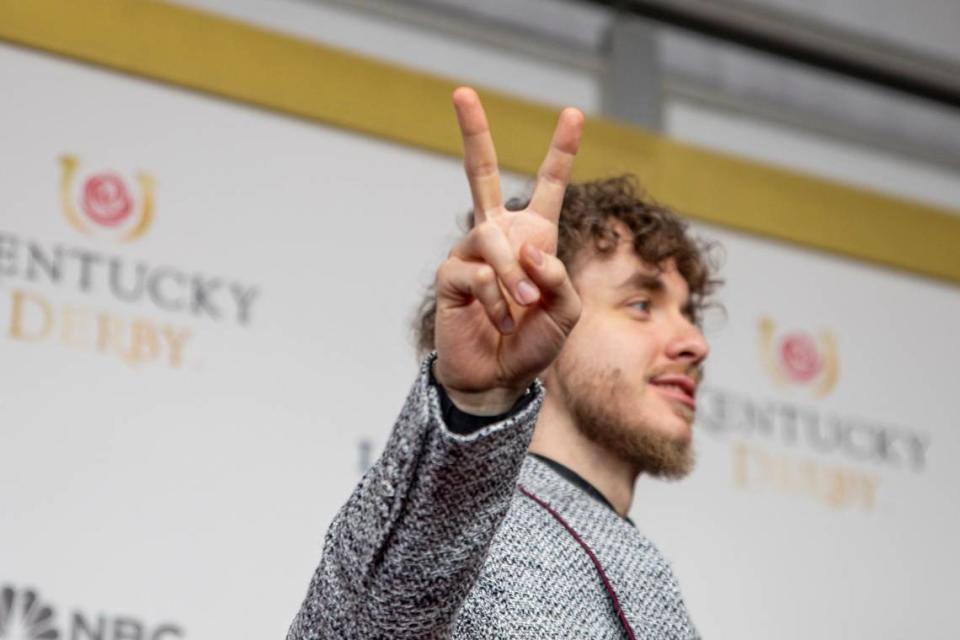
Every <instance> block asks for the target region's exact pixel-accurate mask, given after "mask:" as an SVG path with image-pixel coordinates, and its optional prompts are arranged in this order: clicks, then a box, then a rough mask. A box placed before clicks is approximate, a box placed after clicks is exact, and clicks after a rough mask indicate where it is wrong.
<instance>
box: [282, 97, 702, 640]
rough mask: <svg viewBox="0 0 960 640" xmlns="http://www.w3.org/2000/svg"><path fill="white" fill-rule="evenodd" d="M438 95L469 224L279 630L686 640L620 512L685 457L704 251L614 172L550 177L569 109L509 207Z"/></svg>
mask: <svg viewBox="0 0 960 640" xmlns="http://www.w3.org/2000/svg"><path fill="white" fill-rule="evenodd" d="M454 105H455V108H456V111H457V117H458V121H459V123H460V128H461V131H462V133H463V141H464V149H465V164H466V170H467V177H468V180H469V183H470V189H471V193H472V195H473V202H474V209H473V225H472V229H471V230H470V232H469V233H468V234H467V235H466V237H465V238H464V239H463V240H462V241H461V242H460V243H459V244H458V245H457V246H456V247H455V248H454V249H453V250H452V251H451V252H450V256H449V258H448V259H447V260H446V261H445V262H444V263H443V265H441V266H440V268H439V270H438V271H437V279H436V283H435V297H434V299H433V300H432V301H431V303H430V304H428V305H426V306H425V307H424V313H423V318H422V322H421V346H422V347H424V349H425V350H431V351H433V353H431V354H430V355H429V356H427V357H426V358H425V359H424V361H423V365H422V367H421V371H420V376H419V378H418V380H417V382H416V383H415V384H414V387H413V389H412V391H411V393H410V396H409V397H408V399H407V402H406V404H405V406H404V408H403V410H402V411H401V414H400V417H399V418H398V420H397V423H396V425H395V426H394V430H393V433H392V434H391V437H390V439H389V441H388V443H387V445H386V447H385V451H384V453H383V456H382V457H381V458H380V460H379V461H378V462H377V464H376V465H375V466H374V467H373V468H372V469H371V470H370V471H369V472H368V473H367V474H366V476H365V477H364V479H363V481H362V482H361V483H360V485H359V486H358V487H357V489H356V490H355V491H354V493H353V495H352V496H351V497H350V499H349V500H348V502H347V504H346V505H344V507H343V508H342V509H341V511H340V512H339V513H338V515H337V517H336V518H335V520H334V522H333V524H332V525H331V527H330V530H329V532H328V534H327V538H326V542H325V546H324V552H323V558H322V560H321V562H320V566H319V567H318V569H317V571H316V573H315V575H314V578H313V580H312V581H311V584H310V589H309V592H308V594H307V598H306V600H305V601H304V603H303V606H302V607H301V609H300V612H299V613H298V615H297V617H296V619H295V620H294V622H293V625H292V626H291V628H290V632H289V635H288V640H307V639H311V638H331V639H332V638H364V639H369V638H449V637H453V638H477V639H479V638H484V639H486V638H489V639H494V638H525V639H527V638H529V639H539V638H543V639H547V638H550V639H555V638H590V639H599V638H624V637H627V638H633V637H638V638H639V637H644V638H692V637H696V631H695V628H694V626H693V624H692V622H691V620H690V617H689V615H688V613H687V610H686V607H685V606H684V603H683V600H682V597H681V595H680V591H679V587H678V585H677V582H676V580H675V578H674V577H673V575H672V573H671V570H670V567H669V565H668V564H667V562H666V560H665V559H664V558H663V557H662V556H661V554H660V553H659V552H658V551H657V549H656V548H655V547H654V546H653V544H652V543H651V542H650V541H649V540H647V539H646V538H645V537H644V536H643V535H642V534H641V533H640V532H639V531H638V530H637V529H636V527H634V525H633V523H632V522H630V521H629V520H628V519H627V518H626V517H625V514H626V512H627V510H628V508H629V506H630V503H631V500H632V496H633V488H634V483H635V481H636V479H637V477H638V476H639V475H640V474H643V473H646V474H650V475H658V476H666V477H681V476H683V475H684V474H686V473H687V472H688V471H689V470H690V468H691V465H692V453H691V451H692V450H691V438H692V431H691V427H692V421H693V416H694V409H695V405H694V397H695V393H696V386H697V382H698V379H699V372H700V366H701V364H702V363H703V361H704V359H705V358H706V356H707V344H706V342H705V341H704V338H703V335H702V334H701V332H700V330H699V328H698V326H697V318H698V313H699V310H700V308H701V306H702V304H703V303H704V299H705V297H706V296H707V295H708V294H709V293H710V290H711V288H712V287H713V286H714V284H715V281H714V280H713V279H712V278H711V275H710V270H709V268H708V266H707V265H706V262H705V260H704V255H703V253H702V252H701V250H700V249H699V248H698V246H697V245H696V244H695V243H694V242H693V241H692V240H691V239H690V238H689V237H688V236H687V235H686V231H685V226H684V224H683V223H682V222H681V221H679V220H678V219H677V218H675V217H674V216H673V215H672V214H671V213H669V212H668V211H666V210H665V209H663V208H661V207H658V206H656V205H654V204H652V203H650V202H649V201H647V200H645V199H644V198H642V197H640V196H638V195H637V194H636V193H635V192H634V188H633V184H632V182H631V181H630V180H629V179H625V178H619V179H612V180H605V181H598V182H592V183H586V184H583V185H572V186H570V187H567V182H568V180H569V177H570V172H571V169H572V166H573V159H574V155H575V154H576V151H577V148H578V146H579V140H580V133H581V129H582V126H583V116H582V115H581V114H580V112H578V111H576V110H574V109H566V110H564V111H563V112H562V113H561V114H560V118H559V122H558V124H557V129H556V131H555V133H554V137H553V141H552V143H551V146H550V149H549V151H548V153H547V156H546V158H545V160H544V162H543V165H542V167H541V169H540V172H539V175H538V181H537V185H536V188H535V190H534V193H533V195H532V197H531V199H530V201H529V202H528V203H526V206H524V207H523V208H521V209H519V210H510V209H508V208H506V207H505V206H504V205H503V202H502V200H501V196H500V186H499V176H498V173H497V164H496V155H495V152H494V147H493V142H492V139H491V136H490V132H489V129H488V127H487V122H486V118H485V116H484V113H483V109H482V107H481V105H480V102H479V99H478V97H477V95H476V93H475V92H473V91H472V90H470V89H466V88H462V89H458V90H457V91H456V92H455V93H454ZM511 209H516V208H514V207H511ZM538 376H539V377H541V378H542V380H543V382H542V383H541V382H540V381H538V380H536V378H537V377H538ZM544 388H545V389H546V394H545V393H544Z"/></svg>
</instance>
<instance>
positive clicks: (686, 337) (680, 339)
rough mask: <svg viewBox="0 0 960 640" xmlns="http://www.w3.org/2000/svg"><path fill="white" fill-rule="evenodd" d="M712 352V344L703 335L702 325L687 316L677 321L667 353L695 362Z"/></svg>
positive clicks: (670, 355)
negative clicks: (699, 325)
mask: <svg viewBox="0 0 960 640" xmlns="http://www.w3.org/2000/svg"><path fill="white" fill-rule="evenodd" d="M709 353H710V345H709V344H707V339H706V338H705V337H703V332H702V331H700V327H698V326H697V325H696V324H694V323H693V322H691V321H690V320H689V319H688V318H686V317H685V316H681V317H680V318H679V319H678V320H677V321H676V323H675V326H674V331H673V336H672V337H671V340H670V343H669V345H668V346H667V355H668V356H669V357H670V358H674V359H678V360H688V361H690V362H691V363H693V364H699V363H701V362H703V361H704V360H705V359H706V358H707V355H708V354H709Z"/></svg>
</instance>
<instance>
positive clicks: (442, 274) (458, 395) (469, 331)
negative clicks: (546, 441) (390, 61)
mask: <svg viewBox="0 0 960 640" xmlns="http://www.w3.org/2000/svg"><path fill="white" fill-rule="evenodd" d="M453 103H454V107H455V109H456V112H457V121H458V123H459V125H460V131H461V133H462V135H463V148H464V166H465V168H466V172H467V180H468V182H469V183H470V192H471V194H472V196H473V211H474V227H473V229H472V230H471V231H470V233H468V234H467V236H466V237H465V238H464V239H463V240H462V241H461V242H460V243H459V244H457V246H456V247H454V248H453V250H452V251H451V252H450V256H449V257H448V258H447V260H446V261H445V262H444V263H443V264H442V265H441V266H440V268H439V269H438V270H437V280H436V292H437V316H436V323H435V341H436V347H437V354H438V356H437V361H436V364H435V370H434V371H435V375H436V378H437V380H438V381H439V382H440V383H441V384H442V385H443V386H444V388H445V389H446V390H447V393H448V394H449V395H450V397H451V399H452V400H453V401H454V403H455V404H457V405H458V406H459V407H460V408H461V409H463V410H465V411H468V412H470V413H474V414H478V415H483V414H488V415H489V414H496V413H501V412H503V411H505V410H506V409H508V408H509V407H510V406H511V405H512V404H513V402H514V401H515V400H516V399H517V398H518V397H519V396H520V395H521V394H522V393H523V392H524V390H525V389H526V388H527V387H528V386H529V385H530V383H531V382H532V381H533V379H534V378H535V377H536V376H537V375H539V374H540V373H541V372H542V371H543V370H544V369H546V368H547V367H548V366H549V365H550V363H552V362H553V360H554V358H556V357H557V355H558V354H559V353H560V349H561V348H562V347H563V344H564V341H565V340H566V337H567V335H569V333H570V331H571V330H572V329H573V327H574V325H575V324H576V322H577V319H578V318H579V317H580V298H579V296H578V295H577V292H576V290H575V289H574V288H573V285H572V283H571V282H570V278H569V276H568V274H567V270H566V268H565V267H564V265H563V263H562V262H560V260H559V259H557V257H556V252H557V225H558V221H559V219H560V207H561V205H562V203H563V196H564V192H565V189H566V186H567V182H568V181H569V179H570V173H571V171H572V169H573V160H574V157H575V155H576V152H577V148H578V147H579V144H580V134H581V131H582V129H583V114H581V113H580V112H579V111H578V110H576V109H572V108H568V109H564V110H563V111H562V112H561V113H560V117H559V119H558V121H557V127H556V130H555V131H554V134H553V140H552V141H551V143H550V147H549V150H548V151H547V155H546V157H545V158H544V160H543V164H542V165H541V166H540V171H539V172H538V174H537V183H536V187H535V189H534V192H533V197H532V198H531V200H530V204H529V206H528V207H527V208H526V209H524V210H522V211H508V210H507V209H506V208H505V207H504V205H503V199H502V197H501V194H500V174H499V170H498V168H497V156H496V150H495V149H494V146H493V138H492V136H491V134H490V128H489V126H488V125H487V118H486V115H485V114H484V112H483V106H482V105H481V104H480V99H479V97H478V96H477V94H476V92H475V91H474V90H473V89H469V88H466V87H461V88H459V89H457V90H456V91H455V92H454V94H453Z"/></svg>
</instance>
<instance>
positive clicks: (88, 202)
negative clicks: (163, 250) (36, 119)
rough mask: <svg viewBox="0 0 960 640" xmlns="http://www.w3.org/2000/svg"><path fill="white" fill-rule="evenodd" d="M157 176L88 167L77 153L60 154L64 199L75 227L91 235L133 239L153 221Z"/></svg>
mask: <svg viewBox="0 0 960 640" xmlns="http://www.w3.org/2000/svg"><path fill="white" fill-rule="evenodd" d="M153 191H154V179H153V177H152V176H150V175H148V174H146V173H143V172H139V173H136V174H135V175H128V174H125V173H123V172H119V171H116V170H114V169H93V170H88V169H86V168H85V167H84V166H83V165H82V163H81V162H80V160H79V158H77V157H76V156H73V155H69V154H68V155H63V156H60V203H61V207H62V209H63V215H64V217H65V218H66V219H67V222H69V223H70V226H72V227H73V228H74V229H76V230H77V231H79V232H80V233H83V234H85V235H89V236H100V237H108V238H110V239H112V240H114V241H116V242H132V241H133V240H136V239H138V238H140V237H142V236H143V235H144V234H145V233H146V232H147V231H148V230H149V229H150V225H151V224H153V214H154V194H153Z"/></svg>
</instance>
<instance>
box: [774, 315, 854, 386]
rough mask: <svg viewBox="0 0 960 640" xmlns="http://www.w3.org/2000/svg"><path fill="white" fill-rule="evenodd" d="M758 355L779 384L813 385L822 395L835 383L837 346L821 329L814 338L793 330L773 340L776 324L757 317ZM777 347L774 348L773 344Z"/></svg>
mask: <svg viewBox="0 0 960 640" xmlns="http://www.w3.org/2000/svg"><path fill="white" fill-rule="evenodd" d="M759 328H760V332H759V333H760V355H761V359H762V361H763V364H764V366H765V368H766V369H767V373H769V374H770V377H771V378H772V379H773V381H774V383H775V384H777V385H778V386H787V385H799V386H812V390H813V392H814V394H815V395H816V396H817V397H823V396H825V395H827V394H828V393H830V392H831V391H832V390H833V387H834V386H836V384H837V375H838V364H837V346H836V341H835V340H834V337H833V334H832V333H830V332H829V331H822V332H820V334H819V336H817V337H814V336H812V335H810V334H809V333H805V332H801V331H796V332H792V333H788V334H785V335H783V336H782V337H781V338H780V339H779V341H778V340H777V339H776V337H777V331H776V326H775V324H774V322H773V320H771V319H770V318H761V319H760V327H759ZM775 344H776V345H777V348H776V349H775V348H774V345H775Z"/></svg>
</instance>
